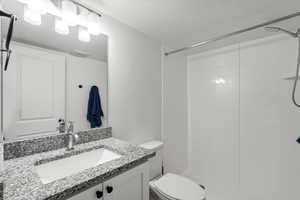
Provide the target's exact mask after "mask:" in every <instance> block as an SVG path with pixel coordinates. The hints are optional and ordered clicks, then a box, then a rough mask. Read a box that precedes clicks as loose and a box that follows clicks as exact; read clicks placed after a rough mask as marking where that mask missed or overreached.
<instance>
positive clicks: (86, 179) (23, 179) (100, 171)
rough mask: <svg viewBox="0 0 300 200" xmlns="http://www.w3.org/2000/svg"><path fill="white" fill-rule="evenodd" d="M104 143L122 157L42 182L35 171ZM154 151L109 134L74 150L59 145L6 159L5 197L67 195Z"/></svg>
mask: <svg viewBox="0 0 300 200" xmlns="http://www.w3.org/2000/svg"><path fill="white" fill-rule="evenodd" d="M100 147H105V148H107V149H110V150H112V151H115V152H116V153H119V154H121V155H122V157H121V158H119V159H116V160H112V161H110V162H107V163H104V164H101V165H98V166H96V167H93V168H90V169H86V170H84V171H82V172H80V173H77V174H74V175H71V176H69V177H66V178H63V179H59V180H56V181H54V182H51V183H48V184H43V183H42V182H41V180H40V178H39V176H38V174H37V173H36V171H35V167H34V166H35V165H36V164H41V163H44V162H48V161H51V160H55V159H58V158H61V157H68V156H71V155H76V154H78V153H80V152H86V151H90V150H92V149H97V148H100ZM154 155H155V154H154V153H150V152H147V151H146V150H145V149H143V148H140V147H138V146H135V145H131V144H129V143H127V142H124V141H121V140H118V139H115V138H108V139H103V140H99V141H94V142H89V143H85V144H80V145H76V146H75V149H74V150H73V151H71V152H70V151H66V150H65V149H59V150H55V151H49V152H45V153H39V154H34V155H31V156H26V157H22V158H16V159H12V160H7V161H5V162H4V173H3V179H4V199H5V200H44V199H47V200H52V199H67V198H68V197H70V196H72V195H74V194H77V193H79V192H81V191H84V190H85V189H88V188H90V187H92V186H94V185H96V184H99V183H102V182H103V181H105V180H108V179H110V178H112V177H114V176H116V175H118V174H120V173H122V172H124V171H126V170H128V169H131V168H133V167H135V166H137V165H139V164H141V163H144V162H146V161H147V160H148V159H149V158H150V157H152V156H154Z"/></svg>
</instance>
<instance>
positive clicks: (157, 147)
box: [140, 141, 163, 180]
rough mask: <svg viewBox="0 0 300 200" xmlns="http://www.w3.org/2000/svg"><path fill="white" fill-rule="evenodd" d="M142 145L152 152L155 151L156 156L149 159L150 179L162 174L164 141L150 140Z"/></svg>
mask: <svg viewBox="0 0 300 200" xmlns="http://www.w3.org/2000/svg"><path fill="white" fill-rule="evenodd" d="M140 147H142V148H144V149H146V150H147V151H150V152H155V153H156V154H155V156H154V157H152V158H150V159H149V168H150V169H149V173H150V174H149V178H150V180H152V179H154V178H156V177H158V176H161V175H162V169H163V143H162V142H161V141H150V142H147V143H144V144H141V145H140Z"/></svg>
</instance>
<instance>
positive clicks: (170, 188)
mask: <svg viewBox="0 0 300 200" xmlns="http://www.w3.org/2000/svg"><path fill="white" fill-rule="evenodd" d="M150 187H151V188H152V189H153V190H154V192H156V193H157V194H158V195H159V196H163V197H164V198H165V199H167V200H204V199H205V190H204V189H202V188H201V187H200V186H199V185H198V184H196V183H194V182H193V181H191V180H189V179H188V178H185V177H182V176H179V175H176V174H172V173H168V174H165V175H164V176H162V177H161V178H159V179H157V180H154V181H151V182H150Z"/></svg>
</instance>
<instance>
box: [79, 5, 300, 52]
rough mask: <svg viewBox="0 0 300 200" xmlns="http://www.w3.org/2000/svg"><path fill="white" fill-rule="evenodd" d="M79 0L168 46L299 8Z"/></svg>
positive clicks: (258, 21) (296, 10) (296, 24)
mask: <svg viewBox="0 0 300 200" xmlns="http://www.w3.org/2000/svg"><path fill="white" fill-rule="evenodd" d="M82 1H85V2H89V3H92V4H93V5H94V6H97V8H98V9H101V10H103V11H104V13H105V14H107V15H111V16H112V17H114V18H116V19H118V20H119V21H121V22H123V23H125V24H128V25H129V26H131V27H134V28H135V29H137V30H139V31H141V32H144V33H146V34H147V35H149V36H151V37H153V38H156V39H158V40H160V41H162V42H163V43H164V44H166V45H167V46H169V47H171V48H178V47H182V46H185V45H188V44H191V43H193V42H197V41H201V40H205V39H208V38H211V37H214V36H217V35H221V34H225V33H228V32H232V31H234V30H238V29H241V28H245V27H248V26H251V25H254V24H256V23H261V22H264V21H266V20H270V19H273V18H277V17H281V16H283V15H287V14H290V13H293V12H298V11H300V1H299V0H82ZM297 20H298V21H297V22H296V23H295V22H293V28H295V27H294V26H298V25H299V26H300V18H298V19H297ZM298 22H299V23H298ZM287 23H288V22H287Z"/></svg>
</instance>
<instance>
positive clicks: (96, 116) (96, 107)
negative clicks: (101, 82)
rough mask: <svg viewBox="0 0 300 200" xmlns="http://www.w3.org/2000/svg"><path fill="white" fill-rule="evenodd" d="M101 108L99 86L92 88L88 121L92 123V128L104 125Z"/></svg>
mask: <svg viewBox="0 0 300 200" xmlns="http://www.w3.org/2000/svg"><path fill="white" fill-rule="evenodd" d="M103 116H104V114H103V111H102V107H101V99H100V94H99V90H98V87H97V86H92V87H91V90H90V96H89V104H88V112H87V120H88V121H89V122H90V123H91V128H96V127H100V126H101V125H102V120H101V117H103Z"/></svg>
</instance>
